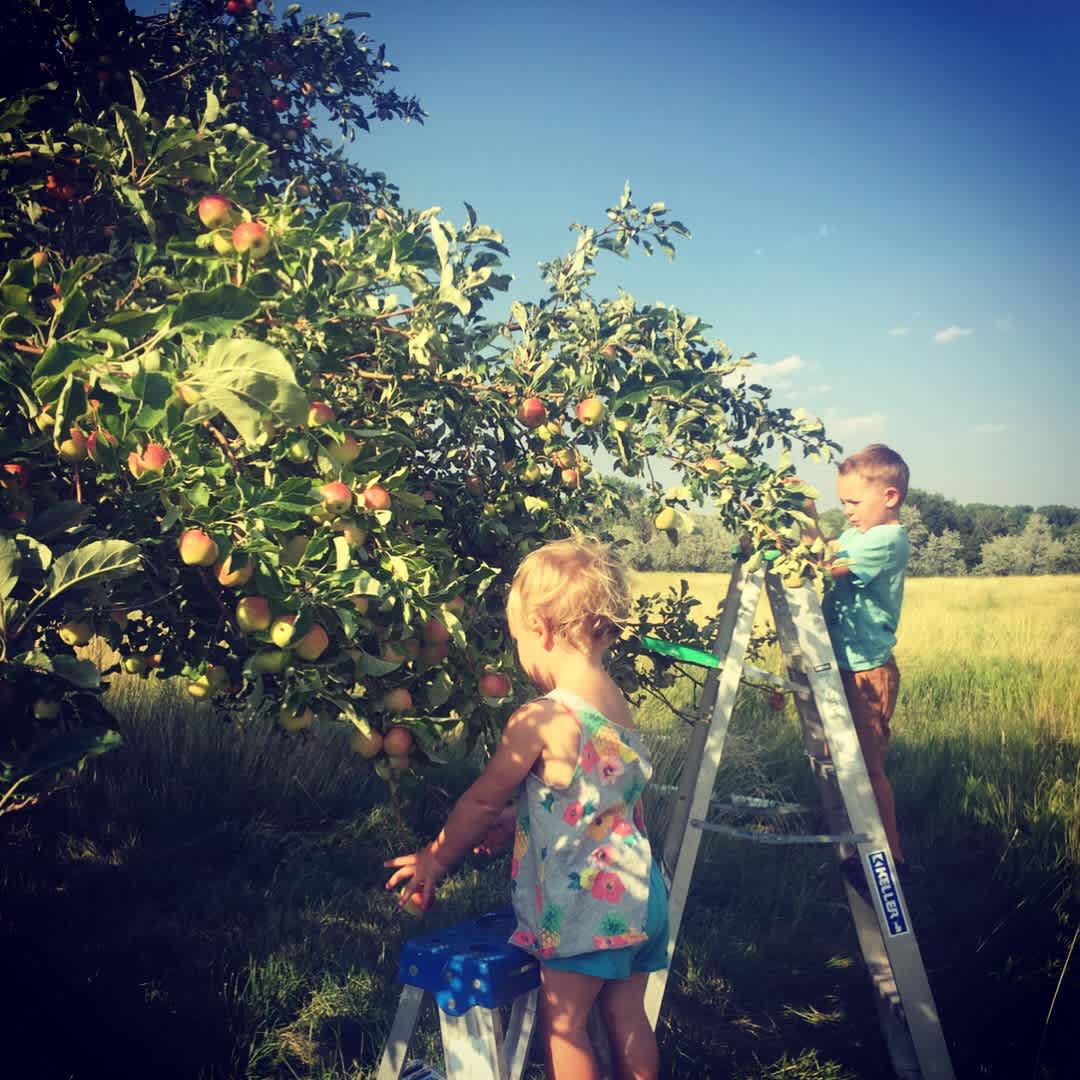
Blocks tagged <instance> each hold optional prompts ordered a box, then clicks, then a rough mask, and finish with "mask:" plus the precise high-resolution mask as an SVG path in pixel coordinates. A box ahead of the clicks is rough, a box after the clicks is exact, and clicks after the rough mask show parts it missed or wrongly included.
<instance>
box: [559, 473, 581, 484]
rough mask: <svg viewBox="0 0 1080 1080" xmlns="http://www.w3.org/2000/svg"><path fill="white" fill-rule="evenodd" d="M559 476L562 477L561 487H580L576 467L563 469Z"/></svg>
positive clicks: (579, 476) (579, 475) (579, 478)
mask: <svg viewBox="0 0 1080 1080" xmlns="http://www.w3.org/2000/svg"><path fill="white" fill-rule="evenodd" d="M559 476H560V477H561V478H562V482H563V487H568V488H577V487H581V473H580V472H579V471H578V470H577V469H563V470H562V472H561V473H560V474H559Z"/></svg>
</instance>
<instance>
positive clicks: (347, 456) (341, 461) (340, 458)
mask: <svg viewBox="0 0 1080 1080" xmlns="http://www.w3.org/2000/svg"><path fill="white" fill-rule="evenodd" d="M326 453H327V454H328V455H329V457H330V459H331V460H332V461H335V462H337V464H338V465H351V464H352V463H353V462H354V461H355V460H356V459H357V458H358V457H359V456H360V444H359V443H358V442H357V441H356V439H354V438H353V437H352V436H351V435H346V436H345V439H344V441H343V442H340V443H338V442H331V443H330V444H329V445H328V446H327V448H326Z"/></svg>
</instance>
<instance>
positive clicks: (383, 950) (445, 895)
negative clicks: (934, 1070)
mask: <svg viewBox="0 0 1080 1080" xmlns="http://www.w3.org/2000/svg"><path fill="white" fill-rule="evenodd" d="M688 577H689V578H690V579H692V581H691V584H692V588H693V590H694V592H695V595H698V596H699V597H700V598H702V599H703V600H704V601H706V604H705V606H704V607H703V609H702V611H703V614H704V613H706V612H707V611H708V610H710V609H711V608H712V607H713V606H714V605H715V603H716V601H717V600H718V599H719V598H721V597H722V596H723V593H724V590H725V587H726V582H725V580H724V579H723V577H722V576H720V575H688ZM672 580H674V578H673V577H666V576H663V575H641V578H640V579H639V584H640V586H641V587H642V589H643V591H644V590H652V589H653V588H655V587H657V585H658V584H666V583H667V582H670V581H672ZM762 617H764V613H762ZM769 660H770V662H771V663H773V664H774V665H778V663H779V658H778V657H777V656H776V655H775V654H773V655H772V656H771V657H770V658H769ZM898 660H899V663H900V666H901V670H902V673H903V677H902V686H901V697H900V703H899V707H898V711H897V716H896V719H895V722H894V730H895V736H894V744H893V748H892V751H891V757H890V766H889V768H890V774H891V776H892V777H893V780H894V786H895V788H896V791H897V799H898V804H899V815H900V827H901V831H902V833H903V836H904V841H905V845H906V847H907V850H908V856H909V858H910V859H912V860H913V861H915V862H917V863H919V864H921V865H922V866H924V867H925V868H926V873H925V875H923V876H922V878H920V879H918V880H917V881H916V883H915V884H913V885H912V888H911V890H910V892H909V902H910V905H911V908H912V913H913V920H914V922H915V926H916V930H917V931H918V933H919V940H920V944H921V946H922V950H923V954H924V958H925V959H926V961H927V967H928V971H929V974H930V979H931V984H932V986H933V988H934V991H935V994H936V996H937V1000H938V1004H939V1007H940V1009H941V1012H942V1017H943V1021H944V1026H945V1031H946V1035H947V1037H948V1038H949V1040H950V1043H951V1046H952V1049H953V1053H954V1058H955V1060H956V1063H957V1071H958V1073H959V1075H961V1076H975V1075H979V1076H988V1077H1003V1078H1004V1077H1008V1078H1012V1077H1015V1076H1025V1077H1026V1076H1032V1077H1047V1078H1048V1077H1059V1076H1060V1077H1064V1076H1068V1075H1071V1072H1070V1070H1071V1068H1072V1058H1073V1053H1072V1045H1071V1044H1072V1037H1071V1036H1072V1033H1071V1023H1070V1020H1071V1019H1072V1018H1075V1016H1076V1015H1078V1014H1080V971H1078V970H1075V967H1074V968H1073V969H1067V968H1065V962H1066V957H1067V956H1068V944H1069V941H1070V940H1072V937H1073V934H1074V933H1075V929H1076V927H1077V925H1080V893H1078V867H1080V772H1078V769H1080V688H1078V687H1080V683H1078V679H1077V676H1078V675H1080V578H1075V577H1070V578H1038V579H1013V578H1010V579H948V580H941V581H932V580H926V579H917V580H914V581H912V582H910V583H909V585H908V595H907V601H906V608H905V614H904V620H903V624H902V626H901V630H900V645H899V648H898ZM693 694H694V687H693V686H692V684H691V683H690V682H689V681H684V682H681V683H680V684H678V685H676V686H675V687H674V688H672V691H671V695H672V699H673V700H677V701H678V702H679V703H681V704H687V703H689V702H691V701H692V698H693ZM110 705H111V707H113V708H114V709H115V711H116V713H117V715H118V717H119V720H120V726H121V728H122V731H123V734H124V738H125V746H124V748H123V749H122V750H121V751H120V752H118V753H117V754H115V755H112V756H110V757H107V758H104V759H102V760H101V761H99V762H98V763H96V764H95V765H94V766H93V767H92V768H90V769H88V770H87V772H86V773H85V774H83V775H82V776H79V777H77V778H75V779H74V780H73V781H72V783H71V784H70V785H69V787H68V788H67V789H66V790H65V791H63V792H60V793H58V794H57V795H56V796H54V797H53V798H52V799H51V800H48V801H46V802H44V803H43V804H41V805H40V806H38V807H36V808H35V809H34V810H33V811H31V812H27V813H24V814H20V815H11V816H10V817H9V818H7V819H4V820H3V821H2V822H0V843H2V844H3V845H4V847H3V859H2V862H0V945H2V947H3V949H4V956H5V959H6V960H7V962H8V963H7V969H8V972H9V977H8V978H7V979H6V980H5V981H4V985H3V990H0V1008H2V1009H3V1015H4V1016H5V1020H7V1021H8V1027H9V1030H10V1031H11V1032H13V1033H15V1035H14V1039H15V1041H16V1043H17V1045H18V1047H19V1053H18V1054H17V1056H16V1057H15V1058H14V1059H13V1060H21V1061H22V1062H24V1063H25V1065H24V1068H23V1069H22V1070H21V1071H20V1070H13V1071H12V1072H11V1075H12V1076H18V1077H20V1078H26V1080H30V1078H33V1080H38V1078H41V1080H50V1078H52V1077H56V1078H60V1077H65V1078H66V1077H76V1078H79V1080H81V1078H84V1077H85V1078H92V1077H98V1076H108V1077H110V1078H122V1077H129V1076H130V1077H136V1076H138V1077H140V1078H141V1077H144V1076H145V1075H146V1074H147V1073H148V1072H152V1073H153V1074H154V1075H155V1076H157V1077H159V1078H160V1080H167V1078H171V1077H176V1078H181V1077H183V1078H195V1077H202V1078H206V1080H222V1078H233V1077H267V1078H270V1077H273V1078H279V1077H280V1078H285V1077H299V1076H302V1077H318V1078H325V1080H331V1078H333V1080H345V1078H360V1077H365V1076H370V1075H372V1069H373V1066H374V1063H375V1062H376V1060H377V1057H378V1053H379V1050H380V1048H381V1045H382V1041H383V1039H384V1038H385V1035H386V1031H387V1028H388V1025H389V1022H390V1018H391V1017H392V1015H393V1010H394V1006H395V1004H396V996H397V986H396V984H395V979H394V965H395V963H396V957H397V955H398V952H399V951H400V948H401V944H402V942H403V941H404V940H405V939H406V938H407V937H408V936H410V935H412V934H415V933H417V932H418V931H419V930H421V929H423V930H428V929H433V928H437V927H439V926H442V925H446V924H449V923H452V922H455V921H457V920H459V919H461V918H464V917H466V916H468V915H470V914H475V913H478V912H479V911H483V910H489V909H490V908H492V907H495V906H498V905H499V904H500V903H502V902H504V901H505V897H506V885H505V882H506V877H507V867H506V861H505V857H503V858H500V859H497V860H495V861H494V862H492V861H490V860H482V859H471V860H468V861H467V862H466V864H465V865H464V866H463V867H462V868H461V869H460V870H459V871H458V872H457V873H455V875H454V876H453V877H452V878H451V879H450V880H449V881H448V882H447V883H446V884H445V885H444V886H443V887H442V889H441V890H440V900H439V906H438V907H437V908H436V910H435V912H434V913H432V914H431V915H430V916H429V917H428V919H427V920H426V921H425V922H424V923H423V924H420V923H417V922H416V921H414V920H411V919H409V918H408V917H407V916H404V915H402V914H401V913H399V912H398V911H397V910H396V908H395V907H394V906H393V903H392V898H390V897H388V896H387V895H386V894H385V892H384V891H383V889H382V887H381V886H382V882H383V880H384V873H383V871H382V869H381V863H382V860H383V859H384V858H385V857H386V856H388V855H389V854H392V853H396V852H398V851H401V850H402V849H403V848H405V847H406V846H408V845H410V844H413V843H415V842H416V841H417V840H418V838H423V837H427V836H430V835H431V833H432V832H433V831H434V830H435V828H436V827H437V825H438V823H439V822H440V821H441V819H442V816H443V815H444V814H445V812H446V809H447V808H448V806H449V804H450V801H451V799H452V797H453V796H454V794H456V793H457V792H458V791H459V790H461V789H462V787H463V786H464V784H465V783H466V782H467V781H468V779H469V777H470V776H471V775H472V774H473V773H474V772H475V769H476V768H477V767H478V766H477V764H476V763H465V764H464V765H463V766H461V767H460V768H459V769H457V770H456V771H454V772H453V773H452V774H449V775H448V774H447V773H446V772H445V771H441V772H437V773H434V772H433V773H432V774H431V775H430V776H428V777H425V778H424V779H423V781H422V782H420V783H417V784H415V785H414V786H413V787H412V788H411V789H410V790H409V791H407V792H406V793H405V798H404V800H403V805H402V808H401V817H400V818H399V817H398V816H397V815H396V813H395V811H394V809H393V807H392V806H391V805H390V804H389V803H388V801H387V798H386V789H385V787H384V786H383V785H382V784H381V782H379V781H377V780H375V779H374V778H373V777H372V774H371V772H370V770H369V768H368V766H367V765H366V763H364V762H362V761H361V760H360V759H358V758H357V757H355V756H354V755H352V754H350V753H349V751H348V748H347V734H346V732H344V731H342V730H340V729H338V728H337V727H335V726H333V725H326V726H321V727H316V728H315V730H314V731H313V732H311V733H307V734H305V735H304V736H302V737H288V736H286V735H284V733H282V732H280V731H278V730H276V729H274V728H273V727H270V726H259V725H250V724H249V725H238V724H237V723H235V722H224V721H223V720H221V719H220V718H218V717H216V716H215V715H214V714H213V712H212V711H211V710H210V709H208V708H207V707H200V706H194V705H192V704H191V703H190V702H189V701H188V700H187V699H186V697H185V696H184V695H182V694H178V693H176V691H175V690H174V689H173V688H172V687H166V688H164V689H162V690H159V691H157V692H148V684H147V683H146V682H144V681H139V680H136V679H132V678H129V677H122V678H118V679H116V680H115V683H114V686H113V688H112V690H111V691H110ZM639 720H640V723H641V725H642V728H643V729H644V730H645V732H646V736H647V738H648V739H649V740H650V743H651V746H652V749H653V756H654V760H655V762H656V765H657V774H658V779H659V780H660V781H662V782H667V783H673V782H676V781H677V779H678V776H679V774H680V771H681V769H682V768H683V767H684V764H685V752H684V751H685V745H686V738H687V729H686V727H685V725H683V724H682V723H681V722H677V723H673V722H672V721H671V720H670V718H669V716H668V715H667V714H666V713H665V712H664V710H662V709H660V708H658V707H657V706H655V705H643V706H642V708H641V710H640V712H639ZM731 792H738V793H743V794H771V795H780V796H783V797H793V798H796V799H801V800H803V801H809V802H812V801H813V800H814V798H815V794H814V789H813V785H812V782H811V779H810V776H809V771H808V770H807V768H806V766H805V763H804V761H803V759H802V755H801V744H800V739H799V734H798V730H797V723H796V720H795V717H794V715H793V712H792V711H791V710H785V711H783V712H779V713H777V712H773V710H771V709H770V708H769V707H768V706H767V704H766V702H765V697H764V695H763V694H761V693H760V692H757V691H753V690H749V689H744V690H743V691H742V692H741V693H740V700H739V704H738V707H737V711H736V717H735V721H734V724H733V726H732V730H731V733H730V736H729V739H728V742H727V745H726V750H725V756H724V761H723V765H722V768H721V773H720V776H719V779H718V793H721V794H723V793H731ZM663 809H664V800H663V799H662V798H659V797H655V798H652V799H651V802H650V817H651V818H652V820H653V821H654V822H659V821H660V819H661V817H662V814H663ZM842 898H843V897H842V892H841V889H840V886H839V883H838V881H837V878H836V874H835V868H834V865H833V861H832V857H831V853H830V852H828V851H827V850H824V849H790V848H784V849H778V848H763V847H760V846H757V845H749V844H745V843H741V842H738V841H735V840H731V839H728V838H725V837H716V836H711V835H710V836H707V837H706V838H705V842H704V843H703V845H702V854H701V857H700V861H699V865H698V870H697V873H696V875H695V879H694V887H693V891H692V893H691V896H690V899H689V903H688V909H687V917H686V922H685V923H684V933H683V935H682V937H681V939H680V945H679V950H678V952H677V955H676V961H675V965H674V968H673V971H672V977H671V980H670V982H669V991H668V996H667V998H666V1000H665V1011H664V1015H663V1018H662V1023H661V1027H660V1037H661V1045H662V1052H663V1058H664V1062H665V1075H667V1076H685V1075H690V1074H691V1073H693V1074H694V1075H701V1076H710V1075H717V1076H736V1077H739V1078H742V1080H750V1078H754V1077H758V1078H765V1077H776V1078H779V1077H785V1078H787V1077H791V1078H797V1080H811V1078H819V1077H820V1078H826V1077H829V1078H847V1077H867V1078H869V1077H884V1076H887V1075H889V1070H888V1067H887V1060H886V1057H885V1053H884V1049H883V1047H882V1044H881V1040H880V1036H879V1035H878V1031H877V1023H876V1019H875V1016H874V1011H873V1005H872V1001H871V996H870V992H869V989H868V985H867V980H866V977H865V974H864V973H863V972H862V970H861V967H860V964H859V962H858V960H857V956H858V953H857V946H856V943H855V941H854V937H853V933H852V930H851V927H850V920H849V917H848V915H847V913H846V908H845V907H844V906H843V903H842ZM1078 962H1080V961H1077V960H1075V959H1074V960H1073V965H1075V964H1077V963H1078ZM1059 979H1060V987H1058V982H1059ZM1055 988H1057V990H1058V993H1057V998H1056V1000H1055V998H1054V993H1055ZM1052 1001H1053V1002H1054V1009H1053V1012H1052V1013H1051V1014H1050V1018H1049V1022H1048V1021H1047V1013H1048V1011H1049V1010H1050V1005H1051V1002H1052ZM436 1044H437V1039H436V1037H435V1035H434V1027H433V1025H432V1022H431V1021H430V1019H429V1021H428V1022H427V1025H426V1027H425V1028H424V1030H423V1032H422V1033H421V1035H420V1037H419V1039H418V1046H417V1050H418V1051H420V1052H422V1053H426V1055H427V1056H428V1059H429V1060H433V1059H434V1057H435V1054H436V1049H437V1047H436Z"/></svg>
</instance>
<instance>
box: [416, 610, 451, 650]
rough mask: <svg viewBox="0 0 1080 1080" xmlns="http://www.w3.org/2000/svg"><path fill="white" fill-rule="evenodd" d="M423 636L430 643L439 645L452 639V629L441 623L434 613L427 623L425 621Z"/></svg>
mask: <svg viewBox="0 0 1080 1080" xmlns="http://www.w3.org/2000/svg"><path fill="white" fill-rule="evenodd" d="M421 636H422V637H423V639H424V640H425V641H426V642H428V643H429V644H434V645H437V644H439V643H440V642H443V641H449V640H450V631H449V630H447V629H446V626H445V625H444V624H443V623H441V622H440V621H439V620H438V619H436V618H435V616H434V615H432V616H431V618H430V619H428V621H427V622H426V623H424V629H423V630H422V631H421Z"/></svg>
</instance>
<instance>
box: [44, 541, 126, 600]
mask: <svg viewBox="0 0 1080 1080" xmlns="http://www.w3.org/2000/svg"><path fill="white" fill-rule="evenodd" d="M141 561H142V555H141V552H140V551H139V548H138V547H137V546H136V545H135V544H129V543H128V542H127V541H126V540H92V541H90V542H89V543H87V544H81V545H80V546H79V547H77V548H75V550H74V551H69V552H67V553H66V554H64V555H61V556H59V558H57V560H56V562H54V563H53V565H52V569H51V570H50V571H49V576H48V577H47V578H46V579H45V587H46V589H47V590H48V594H49V599H50V600H51V599H53V598H55V597H57V596H59V595H60V593H62V592H65V591H66V590H68V589H79V588H84V587H85V586H87V585H95V584H98V583H100V582H102V581H107V580H110V579H111V580H115V579H117V578H123V577H128V576H129V575H130V574H134V573H135V571H136V570H138V569H139V566H140V563H141Z"/></svg>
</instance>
